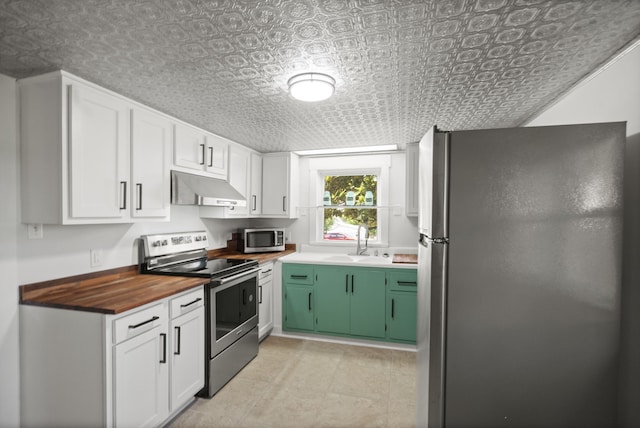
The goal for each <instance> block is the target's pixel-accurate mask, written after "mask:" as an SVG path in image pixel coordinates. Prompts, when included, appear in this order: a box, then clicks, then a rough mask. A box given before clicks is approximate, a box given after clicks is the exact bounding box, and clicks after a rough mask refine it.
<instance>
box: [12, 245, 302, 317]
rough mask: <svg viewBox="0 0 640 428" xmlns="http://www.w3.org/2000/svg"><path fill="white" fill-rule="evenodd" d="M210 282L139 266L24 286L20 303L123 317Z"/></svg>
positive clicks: (225, 253)
mask: <svg viewBox="0 0 640 428" xmlns="http://www.w3.org/2000/svg"><path fill="white" fill-rule="evenodd" d="M295 251H296V246H295V245H294V244H292V245H289V244H287V246H286V250H285V251H281V252H276V253H256V254H243V253H241V252H238V251H235V250H230V249H227V248H220V249H216V250H210V251H209V252H208V256H209V258H213V257H222V258H228V259H252V260H257V261H258V262H259V263H266V262H269V261H273V260H276V259H277V258H279V257H282V256H285V255H287V254H291V253H293V252H295ZM207 282H208V280H207V279H206V278H190V277H184V276H169V275H149V274H139V273H138V266H126V267H121V268H116V269H110V270H105V271H101V272H93V273H89V274H84V275H76V276H70V277H66V278H60V279H54V280H51V281H43V282H37V283H34V284H26V285H21V286H20V303H21V304H23V305H35V306H46V307H50V308H61V309H72V310H77V311H87V312H99V313H103V314H119V313H121V312H125V311H128V310H130V309H134V308H137V307H138V306H142V305H146V304H147V303H151V302H154V301H156V300H160V299H164V298H165V297H169V296H172V295H174V294H177V293H180V292H182V291H185V290H188V289H190V288H194V287H197V286H199V285H202V284H206V283H207Z"/></svg>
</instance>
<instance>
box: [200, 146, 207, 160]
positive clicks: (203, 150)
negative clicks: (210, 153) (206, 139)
mask: <svg viewBox="0 0 640 428" xmlns="http://www.w3.org/2000/svg"><path fill="white" fill-rule="evenodd" d="M200 148H201V149H202V162H200V165H204V164H205V162H206V160H205V156H206V154H205V150H206V149H205V147H204V144H200Z"/></svg>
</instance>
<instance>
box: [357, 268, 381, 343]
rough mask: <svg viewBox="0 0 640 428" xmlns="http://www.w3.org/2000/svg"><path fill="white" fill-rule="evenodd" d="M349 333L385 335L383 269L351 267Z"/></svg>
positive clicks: (368, 335) (374, 335) (370, 335)
mask: <svg viewBox="0 0 640 428" xmlns="http://www.w3.org/2000/svg"><path fill="white" fill-rule="evenodd" d="M351 274H352V275H353V277H352V281H353V283H352V287H351V288H350V290H349V291H350V292H351V316H350V321H351V322H350V324H351V330H350V332H351V334H353V335H358V336H367V337H379V338H384V337H385V301H386V294H385V293H386V290H385V288H386V287H385V282H386V281H385V277H386V275H385V271H383V270H374V269H357V268H355V269H354V268H352V269H351Z"/></svg>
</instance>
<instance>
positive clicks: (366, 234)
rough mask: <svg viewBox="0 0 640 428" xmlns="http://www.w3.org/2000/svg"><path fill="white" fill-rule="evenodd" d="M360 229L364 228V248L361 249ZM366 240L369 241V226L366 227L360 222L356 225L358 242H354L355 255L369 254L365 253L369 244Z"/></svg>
mask: <svg viewBox="0 0 640 428" xmlns="http://www.w3.org/2000/svg"><path fill="white" fill-rule="evenodd" d="M360 229H364V249H362V247H361V246H360ZM368 241H369V228H368V227H367V225H366V224H364V223H360V224H359V225H358V242H357V244H356V256H368V255H369V254H366V252H367V248H368V246H369V243H368Z"/></svg>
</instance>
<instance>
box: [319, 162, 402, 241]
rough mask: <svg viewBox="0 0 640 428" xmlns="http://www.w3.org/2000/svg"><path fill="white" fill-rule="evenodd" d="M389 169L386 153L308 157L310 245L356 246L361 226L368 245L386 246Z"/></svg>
mask: <svg viewBox="0 0 640 428" xmlns="http://www.w3.org/2000/svg"><path fill="white" fill-rule="evenodd" d="M390 168H391V157H390V156H389V155H385V154H376V155H373V154H372V155H358V156H340V157H317V158H310V159H309V174H310V175H309V184H310V188H309V202H310V204H309V205H310V206H312V207H315V208H314V209H313V211H312V212H310V214H312V217H311V219H310V220H311V221H310V223H309V232H310V236H309V242H310V243H316V244H325V245H326V244H330V245H344V246H355V245H356V242H355V240H356V235H357V231H358V225H359V224H362V223H364V224H366V225H367V227H368V228H369V243H370V244H373V245H374V246H376V245H377V246H384V245H387V243H388V232H389V227H388V226H389V169H390ZM368 192H370V193H368ZM361 239H362V235H361Z"/></svg>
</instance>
